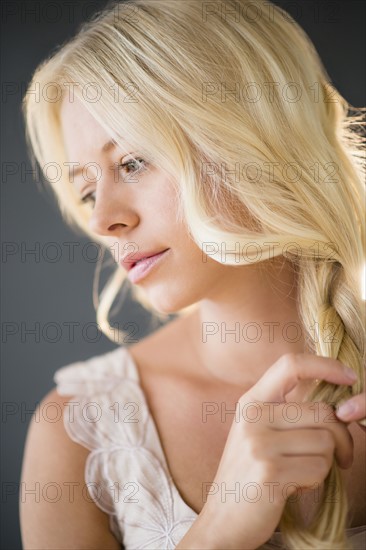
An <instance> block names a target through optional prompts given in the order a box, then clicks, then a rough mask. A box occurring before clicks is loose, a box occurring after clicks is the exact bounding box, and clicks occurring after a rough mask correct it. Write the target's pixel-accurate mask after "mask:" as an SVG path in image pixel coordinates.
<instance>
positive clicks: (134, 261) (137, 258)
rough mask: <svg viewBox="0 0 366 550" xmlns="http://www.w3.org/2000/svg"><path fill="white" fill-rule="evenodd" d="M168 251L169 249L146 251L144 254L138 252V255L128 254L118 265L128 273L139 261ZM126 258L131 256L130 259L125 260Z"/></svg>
mask: <svg viewBox="0 0 366 550" xmlns="http://www.w3.org/2000/svg"><path fill="white" fill-rule="evenodd" d="M167 250H169V248H165V249H164V250H156V251H146V252H139V253H138V254H137V253H136V254H135V253H134V252H132V253H131V252H129V253H128V254H127V255H126V259H123V258H121V260H120V264H121V266H122V267H124V268H125V269H126V270H127V271H130V269H132V268H133V267H134V266H135V265H136V264H137V263H138V262H139V261H140V260H145V259H146V258H152V257H153V256H157V255H158V254H162V252H166V251H167ZM128 256H131V258H130V259H127V258H128Z"/></svg>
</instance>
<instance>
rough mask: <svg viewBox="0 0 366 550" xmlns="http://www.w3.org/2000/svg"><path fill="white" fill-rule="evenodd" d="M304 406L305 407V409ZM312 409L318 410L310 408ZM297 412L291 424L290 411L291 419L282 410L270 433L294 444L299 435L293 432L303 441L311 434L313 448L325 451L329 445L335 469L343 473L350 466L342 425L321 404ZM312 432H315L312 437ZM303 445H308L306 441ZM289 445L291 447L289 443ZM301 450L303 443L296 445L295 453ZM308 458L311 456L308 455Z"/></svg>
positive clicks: (350, 450)
mask: <svg viewBox="0 0 366 550" xmlns="http://www.w3.org/2000/svg"><path fill="white" fill-rule="evenodd" d="M291 405H292V404H291ZM306 405H308V406H307V407H306ZM315 405H318V406H319V407H316V408H314V406H315ZM286 408H287V405H286ZM298 411H299V412H300V414H298V415H297V418H296V422H294V416H293V411H291V416H287V414H286V412H285V408H283V410H282V414H281V416H279V415H278V414H277V415H276V420H275V422H274V423H273V428H272V429H273V430H274V431H278V434H280V433H287V434H289V435H290V437H294V438H296V441H298V442H299V441H300V440H299V437H298V436H299V434H298V433H296V432H294V431H293V430H300V431H301V433H302V434H303V435H304V437H306V436H308V435H309V433H310V432H311V434H312V440H313V441H314V443H312V445H313V446H314V448H318V447H320V448H323V447H325V448H329V446H330V445H331V444H333V445H334V457H335V459H336V460H337V462H338V464H339V466H340V467H341V468H343V469H347V468H350V467H351V466H352V463H353V449H354V442H353V438H352V436H351V434H350V432H349V430H348V429H347V427H346V426H345V425H344V424H343V422H340V421H339V420H337V418H336V416H335V414H334V411H333V409H332V408H331V407H330V406H329V405H326V404H325V403H308V404H302V406H301V407H298ZM283 413H285V414H283ZM313 430H316V433H314V431H313ZM289 432H291V433H289ZM300 435H301V434H300ZM314 435H315V438H314ZM330 438H332V440H330ZM307 441H308V442H309V440H307ZM289 445H290V446H291V443H289ZM303 448H304V443H299V449H303ZM295 454H297V452H296V453H295ZM306 454H307V453H306ZM309 454H312V453H311V452H309Z"/></svg>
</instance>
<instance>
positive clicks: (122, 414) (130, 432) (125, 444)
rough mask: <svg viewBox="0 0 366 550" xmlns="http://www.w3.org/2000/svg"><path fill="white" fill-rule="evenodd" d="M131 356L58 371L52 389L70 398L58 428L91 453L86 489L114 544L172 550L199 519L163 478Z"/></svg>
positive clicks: (118, 354)
mask: <svg viewBox="0 0 366 550" xmlns="http://www.w3.org/2000/svg"><path fill="white" fill-rule="evenodd" d="M130 357H131V356H130V355H129V354H128V352H127V348H123V347H120V348H117V349H115V350H113V351H112V352H108V353H107V354H102V355H99V356H95V357H92V358H91V359H88V360H86V361H78V362H75V363H72V364H70V365H67V366H66V367H62V368H61V369H59V370H58V371H56V373H55V375H54V381H55V382H56V384H57V391H58V392H59V393H60V394H61V395H68V396H70V395H72V396H73V397H72V398H71V399H70V400H69V401H68V406H66V407H65V410H64V417H63V420H64V426H65V430H66V432H67V434H68V435H69V437H70V438H71V439H72V440H73V441H75V442H76V443H79V444H81V445H83V446H84V447H86V448H87V449H89V450H90V451H91V452H90V453H89V455H88V457H87V460H86V465H85V483H86V486H87V487H88V492H89V494H90V497H91V498H92V499H93V500H94V502H95V503H96V505H97V506H98V507H99V508H100V509H101V510H102V511H103V512H105V513H106V514H108V515H109V519H110V528H111V530H112V532H113V534H114V535H115V536H116V538H117V540H119V541H120V542H121V543H123V544H124V546H125V547H126V548H154V547H155V548H159V549H160V548H166V549H170V548H171V549H173V548H175V546H176V545H177V544H178V542H179V541H180V540H181V539H182V538H183V536H184V534H185V533H186V531H187V530H188V529H189V528H190V527H191V525H192V523H193V522H194V521H195V519H196V517H197V515H196V514H195V513H194V512H193V511H192V510H191V509H190V508H189V507H188V506H187V505H186V504H185V503H184V501H183V500H182V499H181V498H180V495H179V493H178V491H177V489H176V487H175V485H174V483H173V481H172V479H171V477H170V475H169V472H168V469H167V465H166V461H165V457H164V454H163V451H162V449H161V446H160V445H159V439H158V434H157V432H156V429H155V426H154V423H153V421H152V418H151V417H150V415H149V410H148V407H147V404H146V400H145V397H144V394H143V391H142V389H141V386H140V384H139V377H138V372H137V369H136V367H135V365H134V363H133V361H132V357H131V360H130ZM127 526H128V527H127ZM122 532H123V535H122Z"/></svg>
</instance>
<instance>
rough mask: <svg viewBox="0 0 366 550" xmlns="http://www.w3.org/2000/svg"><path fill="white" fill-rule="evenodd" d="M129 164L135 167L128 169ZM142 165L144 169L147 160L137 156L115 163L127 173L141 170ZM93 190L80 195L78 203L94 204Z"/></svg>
mask: <svg viewBox="0 0 366 550" xmlns="http://www.w3.org/2000/svg"><path fill="white" fill-rule="evenodd" d="M139 164H140V166H138V167H137V168H136V165H139ZM130 165H132V166H135V168H132V170H130ZM141 165H143V167H144V169H146V166H147V162H146V161H144V159H142V158H138V159H136V160H129V161H127V162H124V163H122V164H117V168H123V169H127V168H128V170H127V174H131V173H133V172H139V171H141V170H142V166H141ZM94 193H95V192H94V191H93V192H92V193H88V194H87V195H85V197H82V198H81V199H80V203H81V204H87V203H89V202H90V203H92V206H94V205H95V197H94V196H93V195H94Z"/></svg>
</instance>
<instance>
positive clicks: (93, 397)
mask: <svg viewBox="0 0 366 550" xmlns="http://www.w3.org/2000/svg"><path fill="white" fill-rule="evenodd" d="M54 381H55V383H56V387H57V391H58V393H59V394H60V395H67V396H70V395H71V396H73V397H72V399H70V400H68V405H67V406H66V407H65V411H64V425H65V429H66V431H67V433H68V435H69V436H70V438H71V439H72V440H73V441H75V442H77V443H79V444H80V445H83V446H84V447H86V448H87V449H89V450H90V453H89V455H88V457H87V460H86V465H85V483H86V486H87V488H88V491H89V493H90V494H91V496H92V498H93V499H94V501H95V503H96V504H97V506H99V508H101V509H102V510H103V511H104V512H105V513H106V514H108V516H109V518H110V528H111V530H112V532H113V534H114V535H115V537H116V538H117V539H118V540H119V541H120V542H121V545H123V547H124V548H125V549H126V550H135V549H138V548H145V549H149V550H151V549H158V550H162V549H174V548H175V547H176V545H177V544H178V543H179V541H180V540H181V539H182V538H183V537H184V535H185V533H186V532H187V531H188V529H189V528H190V527H191V525H192V523H193V522H194V521H195V519H196V518H197V514H196V512H195V511H194V510H192V509H191V508H190V507H189V506H188V505H187V504H186V503H185V502H184V500H183V499H182V497H181V495H180V493H179V492H178V490H177V488H176V486H175V485H174V482H173V479H172V477H171V475H170V473H169V470H168V466H167V461H166V459H165V456H164V453H163V450H162V446H161V442H160V439H159V434H158V431H157V429H156V426H155V423H154V421H153V418H152V416H151V414H150V412H149V409H148V406H147V403H146V400H145V397H144V393H143V391H142V389H141V386H140V381H139V374H138V370H137V367H136V365H135V363H134V360H133V358H132V356H131V354H130V353H129V352H128V349H127V347H124V346H120V347H118V348H116V349H114V350H112V351H109V352H107V353H104V354H101V355H97V356H94V357H91V358H90V359H87V360H85V361H77V362H74V363H71V364H69V365H66V366H64V367H62V368H60V369H58V370H57V371H56V372H55V374H54ZM347 533H348V536H349V540H350V542H351V543H352V545H353V547H354V549H355V550H356V549H357V550H365V549H366V525H365V526H363V527H356V528H351V529H348V530H347ZM278 548H284V546H283V542H282V538H281V534H280V533H273V535H272V537H271V538H270V540H269V541H268V542H267V543H266V544H265V545H263V546H262V547H261V549H263V550H272V549H278Z"/></svg>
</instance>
